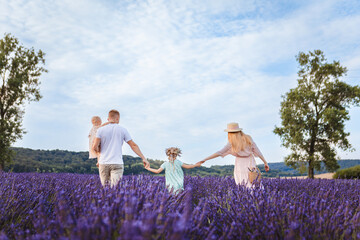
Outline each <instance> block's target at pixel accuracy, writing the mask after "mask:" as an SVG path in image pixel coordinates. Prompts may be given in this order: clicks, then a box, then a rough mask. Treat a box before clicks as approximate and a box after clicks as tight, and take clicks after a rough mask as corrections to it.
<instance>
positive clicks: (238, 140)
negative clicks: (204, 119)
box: [201, 123, 270, 187]
mask: <svg viewBox="0 0 360 240" xmlns="http://www.w3.org/2000/svg"><path fill="white" fill-rule="evenodd" d="M225 132H228V140H229V142H228V143H227V144H226V145H225V147H224V148H223V149H221V150H220V151H218V152H216V153H214V154H212V155H210V156H209V157H207V158H205V159H204V160H202V161H201V163H204V162H206V161H208V160H210V159H213V158H216V157H220V156H221V157H225V156H226V155H228V154H231V155H233V156H235V157H236V158H235V167H234V179H235V183H236V184H244V185H246V186H247V187H251V183H250V182H249V169H253V168H254V167H256V162H255V158H254V156H255V157H258V158H260V159H261V160H262V161H263V162H264V164H265V171H269V169H270V168H269V165H268V164H267V162H266V160H265V158H264V156H263V155H262V154H261V152H260V150H259V148H258V147H257V146H256V144H255V142H254V141H253V140H252V138H251V137H250V136H249V135H246V134H245V133H244V132H243V131H242V129H241V128H239V124H237V123H229V124H228V125H227V129H225Z"/></svg>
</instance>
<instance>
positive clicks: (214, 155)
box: [200, 152, 221, 164]
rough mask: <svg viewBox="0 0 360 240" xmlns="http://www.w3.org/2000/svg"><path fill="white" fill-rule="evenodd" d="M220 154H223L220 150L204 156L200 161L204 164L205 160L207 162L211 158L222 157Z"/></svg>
mask: <svg viewBox="0 0 360 240" xmlns="http://www.w3.org/2000/svg"><path fill="white" fill-rule="evenodd" d="M220 156H221V154H220V153H219V152H216V153H214V154H211V155H210V156H208V157H207V158H204V159H203V160H202V161H200V163H201V164H203V163H204V162H206V161H208V160H210V159H213V158H217V157H220Z"/></svg>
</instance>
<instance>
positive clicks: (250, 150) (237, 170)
mask: <svg viewBox="0 0 360 240" xmlns="http://www.w3.org/2000/svg"><path fill="white" fill-rule="evenodd" d="M217 153H218V154H219V155H220V156H221V157H225V156H226V155H229V154H231V155H233V156H235V157H236V159H235V167H234V179H235V183H236V184H244V185H245V186H247V187H252V184H251V183H250V182H249V169H248V168H250V169H251V168H252V167H256V161H255V158H254V156H255V157H262V158H263V155H262V153H261V152H260V150H259V148H258V147H257V146H256V144H255V142H254V141H253V140H252V139H251V145H249V146H247V147H246V148H245V150H244V151H240V152H237V153H236V152H233V151H232V150H231V144H230V143H228V144H226V145H225V147H224V148H223V149H221V150H220V151H218V152H217Z"/></svg>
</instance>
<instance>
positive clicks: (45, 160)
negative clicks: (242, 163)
mask: <svg viewBox="0 0 360 240" xmlns="http://www.w3.org/2000/svg"><path fill="white" fill-rule="evenodd" d="M12 150H13V151H14V152H15V156H14V160H13V162H12V163H11V164H10V165H7V166H6V168H5V171H8V172H39V173H49V172H52V173H82V174H98V168H97V167H96V166H95V163H96V159H89V153H88V152H73V151H66V150H33V149H28V148H12ZM123 158H124V167H125V170H124V175H137V174H152V173H150V172H149V171H147V170H146V169H144V166H143V164H142V161H141V159H140V158H138V157H132V156H128V155H124V156H123ZM149 162H150V164H151V166H152V167H154V168H158V167H160V165H161V164H162V163H163V162H164V161H162V160H152V159H149ZM269 165H270V171H269V172H265V169H264V165H263V164H259V165H258V166H259V168H260V170H261V171H262V172H263V176H264V177H286V176H289V177H290V176H300V175H305V174H306V173H305V172H299V171H298V170H295V169H292V168H290V167H288V166H286V165H285V163H284V162H277V163H269ZM339 165H340V166H341V169H344V168H348V167H352V166H355V165H360V159H359V160H341V161H339ZM184 172H185V174H186V175H190V176H210V175H217V176H232V175H233V172H234V165H215V166H211V167H203V166H202V167H199V168H193V169H184ZM325 172H327V171H326V169H324V168H323V169H322V170H321V171H316V173H317V174H318V173H325ZM160 175H163V174H160Z"/></svg>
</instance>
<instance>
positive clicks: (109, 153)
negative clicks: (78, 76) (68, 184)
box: [89, 110, 269, 192]
mask: <svg viewBox="0 0 360 240" xmlns="http://www.w3.org/2000/svg"><path fill="white" fill-rule="evenodd" d="M107 120H108V122H106V123H104V124H102V122H101V118H100V117H98V116H95V117H93V118H92V119H91V122H92V124H93V127H92V128H91V130H90V133H89V158H96V159H97V164H96V165H97V167H98V168H99V175H100V181H101V184H102V185H103V186H106V185H110V186H111V187H113V186H115V185H117V184H118V182H119V181H120V179H121V178H122V176H123V172H124V161H123V156H122V145H123V143H124V142H126V143H127V144H129V146H130V147H131V149H132V150H133V151H134V152H135V153H136V154H137V155H138V156H139V157H140V158H141V159H142V161H143V163H144V167H145V169H147V170H148V171H150V172H153V173H161V172H162V171H164V170H165V184H166V187H167V189H168V190H169V191H171V192H178V191H181V190H182V189H184V172H183V170H182V168H187V169H190V168H194V167H200V166H201V164H203V163H204V162H206V161H208V160H211V159H213V158H216V157H220V156H221V157H225V156H226V155H228V154H231V155H233V156H235V157H236V158H235V168H234V179H235V182H236V184H238V185H239V184H243V185H245V186H247V187H252V186H254V185H255V184H256V183H259V179H260V170H259V169H258V168H257V167H256V162H255V157H259V158H260V159H261V160H262V161H263V162H264V165H265V170H266V171H269V165H268V164H267V162H266V160H265V158H264V156H263V155H262V154H261V152H260V150H259V148H258V147H257V146H256V144H255V142H254V141H253V140H252V138H251V137H250V136H249V135H246V134H245V133H244V132H243V131H242V129H241V128H239V125H238V124H237V123H229V124H228V125H227V129H225V132H227V133H228V143H227V144H226V145H225V147H224V148H223V149H221V150H220V151H218V152H215V153H214V154H212V155H210V156H208V157H207V158H205V159H204V160H202V161H200V162H197V163H196V164H185V163H183V162H181V161H180V160H179V159H178V157H180V156H181V150H180V149H179V148H176V147H170V148H167V149H166V150H165V153H166V155H167V157H168V160H169V161H168V162H164V163H163V164H162V165H161V166H160V168H158V169H153V168H151V167H150V163H149V162H148V161H147V160H146V158H145V157H144V155H143V154H142V152H141V150H140V148H139V146H138V145H137V144H136V143H135V142H134V141H133V139H132V138H131V136H130V134H129V132H128V131H127V130H126V129H125V128H124V127H122V126H120V125H119V121H120V113H119V112H118V111H117V110H111V111H110V112H109V115H108V119H107Z"/></svg>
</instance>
